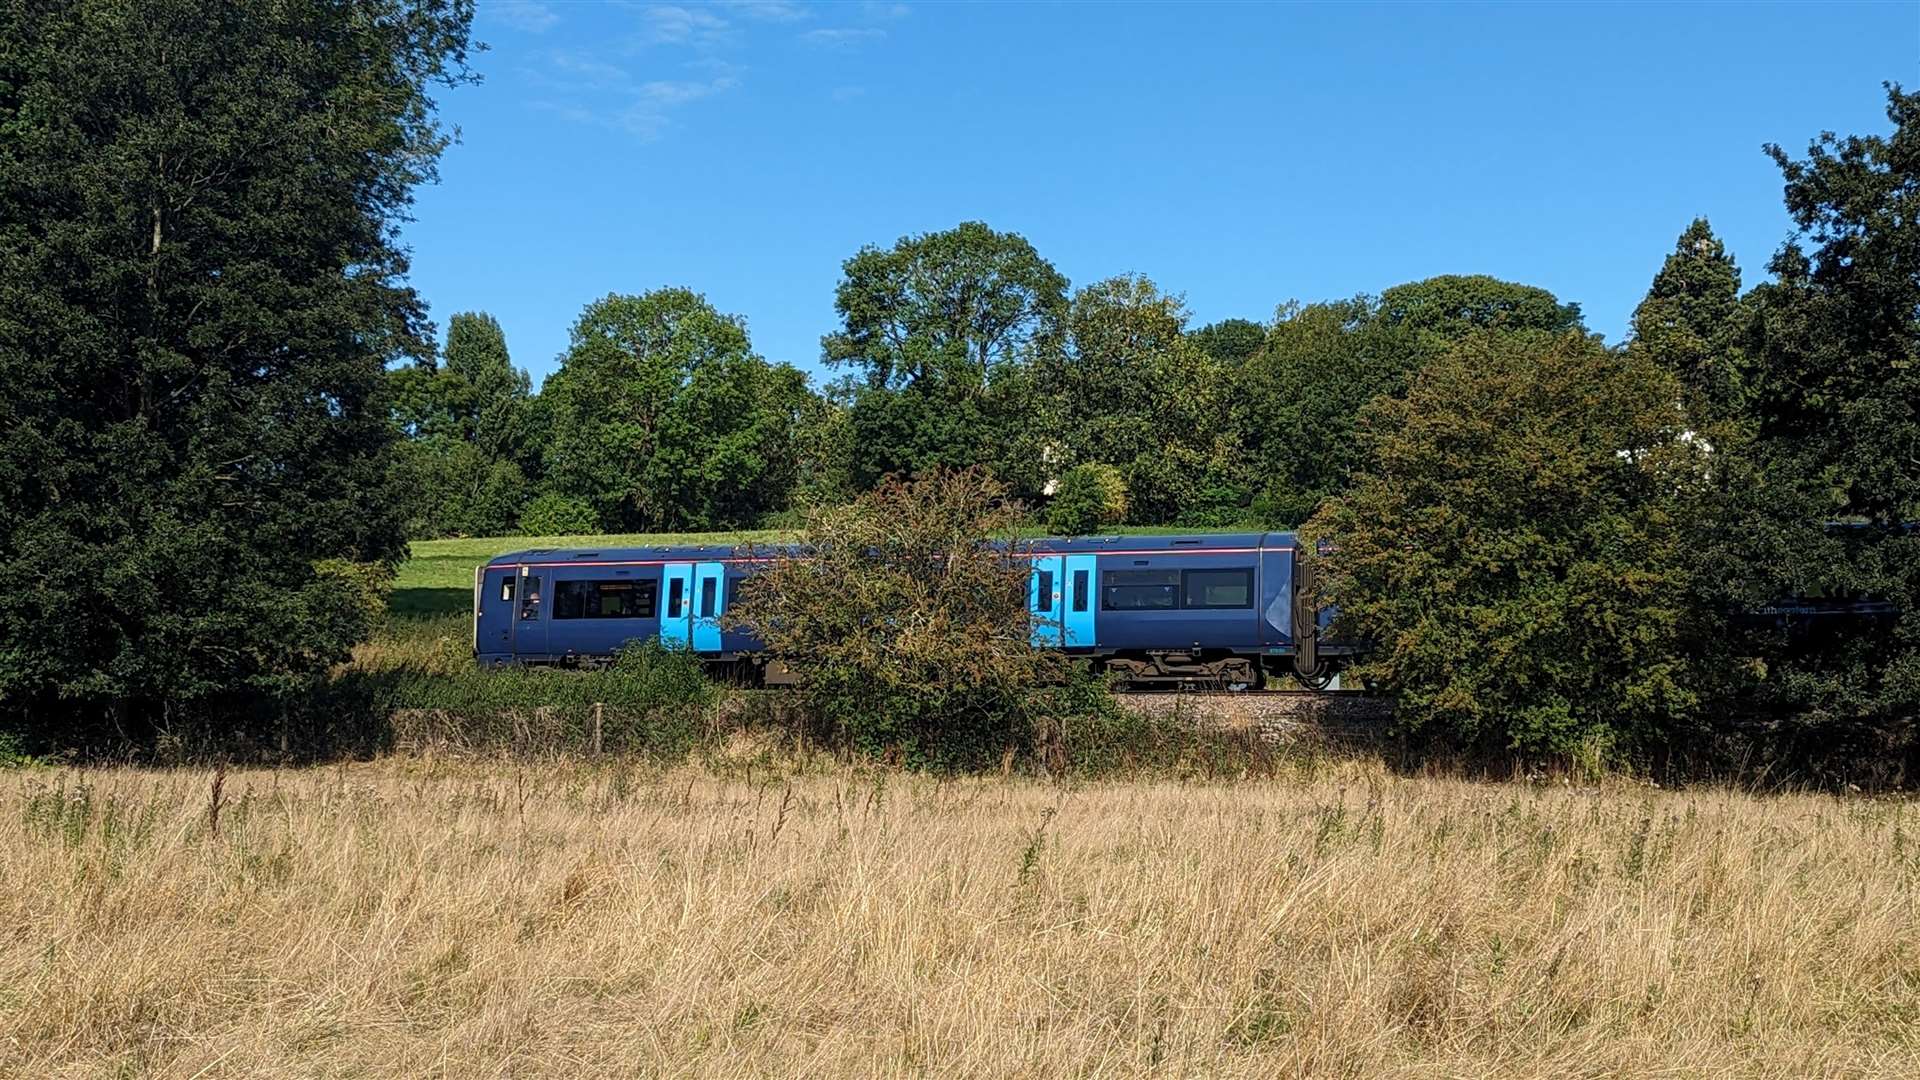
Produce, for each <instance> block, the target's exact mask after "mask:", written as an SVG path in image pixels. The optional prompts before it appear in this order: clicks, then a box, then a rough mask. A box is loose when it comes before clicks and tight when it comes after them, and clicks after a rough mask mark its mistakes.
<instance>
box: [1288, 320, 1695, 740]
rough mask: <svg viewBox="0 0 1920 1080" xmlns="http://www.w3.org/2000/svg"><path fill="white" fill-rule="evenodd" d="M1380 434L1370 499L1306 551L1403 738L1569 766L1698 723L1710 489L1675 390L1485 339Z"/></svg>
mask: <svg viewBox="0 0 1920 1080" xmlns="http://www.w3.org/2000/svg"><path fill="white" fill-rule="evenodd" d="M1364 429H1365V436H1364V438H1365V442H1366V445H1367V448H1368V451H1369V453H1368V457H1367V463H1366V465H1365V467H1364V469H1363V470H1362V472H1361V474H1360V477H1359V479H1358V482H1357V483H1356V484H1355V486H1354V487H1353V488H1352V489H1351V490H1349V491H1348V492H1346V493H1345V494H1342V495H1340V496H1337V497H1335V498H1333V499H1332V500H1330V501H1329V502H1328V503H1327V504H1326V505H1325V506H1324V507H1323V508H1322V509H1321V510H1320V512H1319V513H1318V514H1317V515H1316V516H1315V517H1314V519H1313V521H1312V522H1311V523H1310V524H1309V527H1308V529H1307V530H1306V533H1307V537H1308V542H1309V543H1318V542H1324V543H1326V544H1327V545H1328V546H1329V548H1330V553H1329V554H1327V555H1326V556H1325V557H1324V558H1323V560H1322V561H1323V562H1324V564H1325V576H1324V578H1323V580H1324V581H1325V583H1326V597H1327V599H1328V600H1329V601H1330V602H1332V603H1333V604H1334V605H1336V606H1337V608H1338V612H1339V614H1338V615H1337V617H1336V623H1335V632H1336V634H1338V635H1340V636H1342V637H1344V638H1346V639H1348V640H1356V641H1364V642H1367V643H1369V644H1370V645H1372V646H1373V648H1374V650H1375V651H1374V652H1373V653H1371V654H1370V655H1369V656H1368V657H1367V658H1366V660H1365V662H1364V663H1363V664H1362V665H1361V666H1360V668H1359V672H1358V674H1359V675H1360V676H1361V677H1363V678H1366V679H1371V680H1373V681H1376V682H1378V683H1379V684H1380V685H1382V686H1384V687H1386V688H1388V689H1390V690H1392V691H1394V692H1395V693H1396V694H1397V695H1398V697H1399V710H1398V721H1399V722H1400V723H1401V724H1403V725H1404V726H1406V727H1408V728H1410V729H1414V730H1427V731H1432V732H1435V733H1437V734H1442V735H1445V736H1448V737H1451V738H1457V739H1460V740H1463V741H1465V742H1469V743H1480V744H1486V745H1492V746H1512V747H1516V748H1520V749H1523V750H1535V751H1538V750H1547V751H1554V752H1563V753H1564V752H1572V751H1577V750H1581V749H1583V748H1598V749H1602V750H1604V749H1606V748H1607V747H1608V746H1610V745H1611V742H1612V741H1613V740H1615V739H1618V740H1621V741H1633V740H1639V739H1646V738H1648V737H1650V736H1651V735H1653V734H1655V733H1656V732H1658V731H1661V730H1662V729H1663V728H1664V727H1665V726H1666V725H1670V724H1672V723H1674V722H1675V721H1677V720H1679V719H1682V718H1684V717H1685V716H1686V715H1687V714H1688V712H1689V711H1690V710H1691V709H1692V708H1694V707H1695V705H1696V703H1697V695H1696V692H1695V690H1694V688H1693V686H1692V685H1691V676H1692V672H1691V671H1690V670H1689V662H1688V659H1687V657H1688V652H1689V650H1688V645H1689V642H1690V623H1689V620H1690V617H1691V614H1690V613H1691V610H1692V609H1691V608H1690V606H1689V603H1688V600H1689V595H1690V593H1689V590H1690V583H1689V581H1688V579H1687V576H1686V561H1685V558H1684V554H1683V552H1684V547H1685V544H1686V542H1687V540H1688V537H1689V535H1690V534H1689V531H1688V528H1687V524H1688V523H1689V522H1690V521H1692V520H1693V519H1694V516H1695V515H1697V514H1699V513H1701V509H1700V508H1701V507H1702V506H1703V502H1702V500H1701V499H1700V498H1699V493H1700V491H1701V489H1702V487H1703V480H1704V477H1705V473H1706V468H1705V462H1704V461H1703V459H1702V458H1703V455H1702V454H1701V453H1700V451H1699V450H1698V448H1697V447H1696V446H1695V444H1693V443H1692V442H1690V441H1688V440H1687V439H1685V438H1684V437H1683V436H1684V435H1685V433H1686V430H1687V417H1686V414H1685V413H1684V411H1683V410H1682V408H1681V405H1680V400H1679V393H1678V386H1677V385H1676V383H1675V381H1674V380H1673V378H1672V377H1671V376H1670V375H1668V374H1667V373H1666V372H1665V371H1663V370H1661V369H1660V368H1659V367H1657V366H1655V365H1654V364H1652V363H1650V362H1648V361H1646V360H1644V359H1641V358H1637V357H1635V356H1632V355H1631V354H1629V355H1625V356H1623V355H1619V354H1615V353H1612V352H1610V351H1608V350H1606V349H1604V348H1602V347H1601V346H1599V345H1598V344H1595V343H1594V342H1592V341H1590V340H1588V339H1587V338H1586V337H1585V336H1584V335H1581V334H1579V333H1570V334H1564V335H1561V336H1560V337H1557V338H1540V337H1532V336H1524V335H1512V334H1482V335H1478V336H1474V337H1470V338H1468V339H1466V340H1464V341H1463V342H1461V343H1460V344H1459V345H1457V346H1455V347H1454V348H1453V349H1452V350H1451V351H1449V352H1448V353H1447V354H1446V355H1445V356H1443V357H1440V358H1438V359H1436V360H1434V361H1433V362H1431V363H1429V364H1427V365H1426V366H1425V367H1423V368H1422V369H1421V370H1420V371H1419V372H1418V373H1417V374H1416V375H1414V377H1413V381H1412V383H1411V385H1410V387H1409V389H1408V392H1407V394H1406V395H1405V396H1404V397H1399V398H1388V397H1381V398H1377V399H1375V400H1374V401H1373V402H1372V403H1371V404H1369V405H1368V406H1367V408H1366V410H1365V421H1364Z"/></svg>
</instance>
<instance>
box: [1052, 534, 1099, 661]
mask: <svg viewBox="0 0 1920 1080" xmlns="http://www.w3.org/2000/svg"><path fill="white" fill-rule="evenodd" d="M1095 561H1096V559H1095V557H1094V556H1092V555H1068V556H1067V557H1066V565H1065V574H1066V577H1065V579H1064V580H1065V583H1066V597H1065V600H1064V602H1063V604H1062V617H1061V620H1060V621H1061V624H1062V629H1063V631H1064V635H1063V636H1064V639H1065V640H1064V641H1063V644H1065V645H1066V647H1067V648H1069V649H1091V648H1093V646H1094V645H1095V643H1096V641H1097V639H1096V638H1095V636H1094V630H1093V609H1094V603H1093V589H1094V580H1093V578H1094V563H1095Z"/></svg>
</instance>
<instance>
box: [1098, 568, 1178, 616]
mask: <svg viewBox="0 0 1920 1080" xmlns="http://www.w3.org/2000/svg"><path fill="white" fill-rule="evenodd" d="M1179 606H1180V571H1178V570H1108V571H1106V572H1105V574H1104V575H1103V576H1102V577H1101V595H1100V608H1101V610H1103V611H1172V610H1173V609H1175V608H1177V607H1179Z"/></svg>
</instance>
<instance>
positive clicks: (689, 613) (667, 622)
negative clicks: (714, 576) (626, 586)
mask: <svg viewBox="0 0 1920 1080" xmlns="http://www.w3.org/2000/svg"><path fill="white" fill-rule="evenodd" d="M663 571H664V572H663V573H662V574H661V577H660V589H661V596H660V644H662V645H665V646H667V647H668V648H678V649H684V648H686V647H687V646H689V645H691V644H693V564H692V563H683V562H670V563H668V564H667V565H666V566H665V567H664V568H663Z"/></svg>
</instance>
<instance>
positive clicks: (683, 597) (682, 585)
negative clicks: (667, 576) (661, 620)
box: [667, 578, 687, 619]
mask: <svg viewBox="0 0 1920 1080" xmlns="http://www.w3.org/2000/svg"><path fill="white" fill-rule="evenodd" d="M686 613H687V579H686V578H674V579H673V584H672V585H669V586H668V587H667V618H669V619H677V618H679V617H680V616H682V615H685V614H686Z"/></svg>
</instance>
